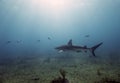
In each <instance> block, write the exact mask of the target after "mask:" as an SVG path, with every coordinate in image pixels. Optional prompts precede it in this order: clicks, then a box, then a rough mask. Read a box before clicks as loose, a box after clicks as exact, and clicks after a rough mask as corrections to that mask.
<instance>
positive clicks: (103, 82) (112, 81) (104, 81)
mask: <svg viewBox="0 0 120 83" xmlns="http://www.w3.org/2000/svg"><path fill="white" fill-rule="evenodd" d="M95 83H120V82H118V81H116V80H115V79H112V78H108V77H105V78H102V79H101V80H100V81H97V82H95Z"/></svg>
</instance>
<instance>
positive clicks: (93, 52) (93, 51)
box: [91, 42, 103, 56]
mask: <svg viewBox="0 0 120 83" xmlns="http://www.w3.org/2000/svg"><path fill="white" fill-rule="evenodd" d="M102 44H103V43H102V42H101V43H99V44H97V45H95V46H93V47H92V48H91V52H92V54H93V56H96V55H95V50H96V49H97V48H98V47H99V46H101V45H102Z"/></svg>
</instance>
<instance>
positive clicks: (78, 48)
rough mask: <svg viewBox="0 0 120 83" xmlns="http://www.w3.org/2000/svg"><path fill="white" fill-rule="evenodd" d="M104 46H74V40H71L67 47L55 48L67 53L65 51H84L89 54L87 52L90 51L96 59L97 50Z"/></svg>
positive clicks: (99, 44)
mask: <svg viewBox="0 0 120 83" xmlns="http://www.w3.org/2000/svg"><path fill="white" fill-rule="evenodd" d="M102 44H103V42H100V43H98V44H96V45H94V46H92V47H87V46H78V45H73V44H72V39H70V40H69V41H68V43H67V44H66V45H61V46H58V47H55V49H56V50H58V51H59V52H65V51H75V52H82V51H84V52H86V53H87V51H90V52H91V53H92V55H93V56H94V57H95V56H96V54H95V50H96V49H97V48H98V47H99V46H101V45H102Z"/></svg>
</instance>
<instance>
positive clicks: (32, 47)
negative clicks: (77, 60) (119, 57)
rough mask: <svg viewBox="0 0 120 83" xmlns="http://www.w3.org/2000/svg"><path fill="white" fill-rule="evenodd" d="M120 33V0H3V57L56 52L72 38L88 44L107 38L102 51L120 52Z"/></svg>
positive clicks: (0, 3)
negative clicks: (58, 47) (59, 46)
mask: <svg viewBox="0 0 120 83" xmlns="http://www.w3.org/2000/svg"><path fill="white" fill-rule="evenodd" d="M86 35H89V37H86ZM119 36H120V1H119V0H65V1H64V0H61V1H60V0H56V1H55V0H51V1H49V0H9V1H8V0H0V56H1V58H2V57H4V56H7V57H8V56H9V57H11V56H15V55H21V56H22V55H26V56H27V55H30V54H31V55H32V54H33V55H34V54H39V53H48V54H49V53H54V52H55V50H54V48H55V47H56V46H58V45H61V44H67V42H68V40H69V39H73V44H76V45H81V46H84V45H87V46H88V47H90V46H93V45H95V44H97V43H99V42H103V45H102V46H101V47H100V48H99V49H98V51H99V53H111V52H119V51H120V44H119V42H120V37H119ZM39 40H40V41H39ZM8 41H11V42H9V43H8ZM17 41H18V42H17ZM19 41H20V42H19Z"/></svg>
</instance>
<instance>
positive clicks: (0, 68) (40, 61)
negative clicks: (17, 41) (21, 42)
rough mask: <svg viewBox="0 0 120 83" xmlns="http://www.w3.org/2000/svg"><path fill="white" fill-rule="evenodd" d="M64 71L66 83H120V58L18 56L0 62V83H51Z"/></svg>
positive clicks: (73, 54) (69, 55) (62, 55)
mask: <svg viewBox="0 0 120 83" xmlns="http://www.w3.org/2000/svg"><path fill="white" fill-rule="evenodd" d="M60 69H63V70H64V71H66V79H68V81H69V83H120V56H119V54H117V55H107V56H106V57H100V55H99V56H98V57H89V56H86V55H85V56H84V54H77V53H72V54H66V53H65V54H64V53H62V54H51V55H42V54H39V55H30V56H17V57H16V58H14V59H6V61H4V62H1V63H0V83H51V81H52V80H53V79H56V78H59V77H61V75H60V72H59V70H60Z"/></svg>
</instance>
